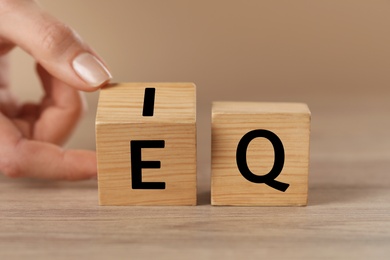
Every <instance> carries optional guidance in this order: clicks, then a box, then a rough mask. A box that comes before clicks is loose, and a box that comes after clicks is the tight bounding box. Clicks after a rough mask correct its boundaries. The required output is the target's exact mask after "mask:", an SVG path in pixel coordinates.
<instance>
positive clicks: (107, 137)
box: [96, 83, 196, 205]
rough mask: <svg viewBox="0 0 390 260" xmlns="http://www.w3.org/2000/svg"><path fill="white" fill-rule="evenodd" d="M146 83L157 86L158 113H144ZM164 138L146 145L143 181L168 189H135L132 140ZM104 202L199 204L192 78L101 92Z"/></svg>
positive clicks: (100, 157)
mask: <svg viewBox="0 0 390 260" xmlns="http://www.w3.org/2000/svg"><path fill="white" fill-rule="evenodd" d="M146 87H152V88H155V89H156V96H155V104H154V114H153V116H148V117H144V116H142V111H143V103H144V92H145V88H146ZM134 140H162V141H164V142H165V147H164V148H147V149H142V150H141V157H142V161H160V163H161V168H160V169H155V168H144V169H142V182H163V183H165V189H133V188H132V178H131V174H132V173H131V172H132V170H131V167H132V163H134V162H132V161H131V160H130V158H131V152H130V141H134ZM96 149H97V156H98V183H99V203H100V205H196V93H195V86H194V85H193V84H191V83H126V84H117V85H113V86H109V87H107V88H105V89H103V90H101V92H100V97H99V105H98V111H97V115H96Z"/></svg>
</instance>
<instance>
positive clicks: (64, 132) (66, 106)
mask: <svg viewBox="0 0 390 260" xmlns="http://www.w3.org/2000/svg"><path fill="white" fill-rule="evenodd" d="M37 70H38V74H39V76H40V78H41V81H42V85H43V87H44V90H45V94H46V95H45V97H44V98H43V100H42V103H41V107H40V114H39V118H38V119H37V121H36V122H35V124H34V127H33V129H34V130H33V136H32V139H34V140H38V141H44V142H50V143H55V144H63V143H64V142H65V141H66V140H67V138H68V137H69V135H70V134H71V133H72V131H73V130H74V128H75V126H76V125H77V123H78V121H79V119H80V118H81V116H82V114H83V112H84V111H85V110H86V102H85V100H84V98H83V95H82V94H81V93H80V92H79V91H77V90H75V89H73V88H71V87H69V86H68V85H66V84H65V83H64V82H62V81H60V80H58V79H56V78H55V77H53V76H51V75H50V74H49V73H48V72H47V71H46V70H45V69H44V68H43V67H41V66H39V65H38V67H37Z"/></svg>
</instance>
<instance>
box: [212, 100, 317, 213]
mask: <svg viewBox="0 0 390 260" xmlns="http://www.w3.org/2000/svg"><path fill="white" fill-rule="evenodd" d="M309 139H310V111H309V108H308V107H307V105H306V104H300V103H256V102H215V103H213V108H212V178H211V203H212V205H232V206H303V205H306V204H307V192H308V172H309Z"/></svg>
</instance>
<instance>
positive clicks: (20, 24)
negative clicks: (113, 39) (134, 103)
mask: <svg viewBox="0 0 390 260" xmlns="http://www.w3.org/2000/svg"><path fill="white" fill-rule="evenodd" d="M2 2H4V3H3V4H2V10H1V15H0V36H2V37H3V38H5V39H6V40H8V41H10V42H12V43H15V44H17V45H19V46H20V47H21V48H23V49H24V50H26V51H27V52H28V53H30V54H31V55H32V56H33V57H34V58H35V59H36V60H37V61H38V62H39V63H40V64H42V66H43V67H45V69H46V70H47V71H48V72H49V73H50V74H52V75H53V76H55V77H56V78H58V79H60V80H62V81H64V82H66V83H67V84H68V85H70V86H72V87H75V88H77V89H80V90H84V91H93V90H96V88H97V87H100V86H102V85H104V84H106V83H107V82H108V81H109V80H110V79H111V75H110V73H109V71H108V70H107V68H106V66H105V65H104V63H103V62H102V60H101V59H100V58H99V57H97V55H96V53H94V52H93V51H92V49H91V48H90V47H89V46H88V45H87V44H85V43H84V42H83V41H82V40H81V38H80V37H79V36H78V35H77V34H76V33H75V32H74V31H73V30H72V29H71V28H69V27H68V26H66V25H65V24H63V23H62V22H60V21H58V20H57V19H56V18H54V17H52V16H51V15H50V14H48V13H46V12H45V11H43V10H42V9H40V8H39V7H38V6H37V5H36V4H35V2H33V1H14V0H3V1H2Z"/></svg>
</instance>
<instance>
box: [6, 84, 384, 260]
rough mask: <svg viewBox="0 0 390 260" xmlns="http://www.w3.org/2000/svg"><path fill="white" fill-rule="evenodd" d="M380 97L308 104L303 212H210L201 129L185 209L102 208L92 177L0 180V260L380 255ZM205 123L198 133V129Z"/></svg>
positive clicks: (260, 209) (225, 209)
mask: <svg viewBox="0 0 390 260" xmlns="http://www.w3.org/2000/svg"><path fill="white" fill-rule="evenodd" d="M384 93H388V91H387V92H382V93H378V94H371V95H366V94H362V95H361V96H354V97H353V98H350V99H348V98H344V99H337V97H333V98H332V99H329V100H332V102H331V103H329V100H326V98H324V97H322V98H321V99H318V100H314V99H312V100H311V104H309V106H310V107H311V109H312V115H313V121H312V136H311V141H312V142H311V166H310V178H309V179H310V181H309V205H308V206H307V207H213V206H210V192H209V173H210V170H209V168H210V162H209V160H208V159H207V158H208V157H209V154H207V151H208V148H207V146H208V145H209V144H208V142H206V141H207V138H206V137H205V136H206V135H207V131H206V132H205V133H201V137H200V138H199V140H200V141H199V142H200V145H199V147H200V150H201V151H200V157H201V158H200V162H199V171H198V174H199V175H198V176H199V177H198V179H199V188H198V196H199V198H198V204H199V205H198V206H194V207H190V206H188V207H155V206H152V207H101V206H98V205H97V182H96V180H91V181H85V182H78V183H67V182H48V181H42V180H28V179H27V180H26V179H24V180H15V179H7V178H5V177H3V176H1V177H0V194H1V196H0V198H1V200H0V258H1V259H10V258H13V257H16V258H18V257H25V258H27V257H32V258H39V259H44V258H48V259H53V258H60V259H61V258H64V259H65V258H66V259H68V258H69V257H80V258H81V257H82V258H89V259H92V257H93V258H94V259H108V257H116V258H126V259H128V257H129V256H133V257H134V258H135V259H140V258H151V257H158V258H159V259H176V258H177V259H199V258H201V259H223V258H226V259H234V258H238V257H240V256H241V257H242V256H245V258H246V259H255V258H256V259H258V258H259V257H262V256H264V257H268V258H292V259H304V258H307V259H313V258H334V257H337V258H341V259H347V257H348V259H369V258H370V257H371V258H373V259H389V258H388V257H389V256H390V189H389V187H390V174H389V170H390V152H389V151H390V149H389V148H390V135H389V129H390V120H389V117H388V112H389V111H390V107H389V105H388V103H389V102H388V100H387V99H388V95H387V96H386V95H384ZM321 100H323V101H321ZM208 120H209V119H208V118H206V117H205V118H203V119H201V122H200V126H199V127H200V128H207V126H208V123H209V122H208ZM202 131H203V130H202ZM202 138H203V139H202ZM202 140H203V141H202ZM205 140H206V141H205Z"/></svg>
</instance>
